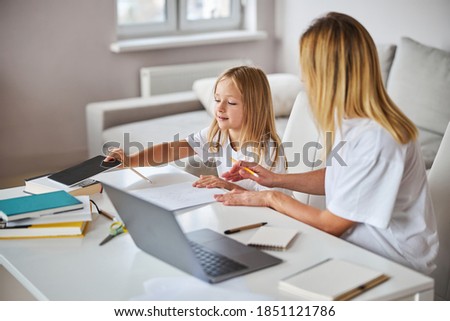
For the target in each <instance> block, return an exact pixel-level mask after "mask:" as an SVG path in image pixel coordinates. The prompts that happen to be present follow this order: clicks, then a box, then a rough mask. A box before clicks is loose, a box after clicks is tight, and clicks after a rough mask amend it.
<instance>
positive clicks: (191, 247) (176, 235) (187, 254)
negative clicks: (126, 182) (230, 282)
mask: <svg viewBox="0 0 450 321" xmlns="http://www.w3.org/2000/svg"><path fill="white" fill-rule="evenodd" d="M102 184H103V187H104V188H105V191H106V193H107V194H108V196H109V198H110V200H111V202H112V203H113V205H114V207H115V208H116V210H117V212H118V213H119V216H120V218H121V219H122V221H123V223H124V224H125V226H126V227H127V230H128V233H129V234H130V235H131V238H132V239H133V241H134V243H135V244H136V245H137V246H138V247H139V248H140V249H141V250H143V251H144V252H146V253H148V254H150V255H152V256H154V257H156V258H158V259H160V260H161V261H164V262H166V263H168V264H171V265H173V266H175V267H177V268H178V269H180V270H182V271H184V272H186V273H189V274H191V275H193V276H195V277H197V278H199V279H201V280H204V281H206V282H209V283H218V282H221V281H224V280H227V279H230V278H233V277H236V276H240V275H243V274H246V273H250V272H253V271H257V270H260V269H264V268H267V267H270V266H273V265H276V264H279V263H281V262H282V260H280V259H278V258H276V257H274V256H272V255H270V254H267V253H265V252H262V251H260V250H258V249H256V248H253V247H250V246H247V245H244V244H242V243H239V242H237V241H235V240H233V239H231V238H229V237H227V236H225V235H222V234H220V233H217V232H215V231H213V230H210V229H200V230H197V231H193V232H190V233H186V234H185V233H184V232H183V231H182V230H181V227H180V225H179V224H178V221H177V219H176V217H175V213H174V212H173V211H170V210H167V209H164V208H162V207H160V206H158V205H155V204H153V203H151V202H149V201H147V200H143V199H140V198H138V197H137V196H135V195H133V194H130V193H128V192H126V191H124V190H121V189H118V188H116V187H113V186H111V185H108V184H105V183H102Z"/></svg>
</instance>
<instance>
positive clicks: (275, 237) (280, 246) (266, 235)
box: [247, 226, 298, 251]
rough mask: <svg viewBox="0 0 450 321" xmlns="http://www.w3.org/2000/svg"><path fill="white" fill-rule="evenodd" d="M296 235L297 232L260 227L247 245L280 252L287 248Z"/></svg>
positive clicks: (281, 228) (272, 227)
mask: <svg viewBox="0 0 450 321" xmlns="http://www.w3.org/2000/svg"><path fill="white" fill-rule="evenodd" d="M297 234H298V231H297V230H294V229H289V228H283V227H274V226H262V227H260V228H259V229H258V230H257V231H256V232H255V234H253V236H252V237H251V238H250V240H249V241H248V242H247V245H250V246H255V247H259V248H262V249H267V250H278V251H282V250H286V249H287V248H288V247H289V245H290V244H291V243H292V241H293V239H294V238H295V236H296V235H297Z"/></svg>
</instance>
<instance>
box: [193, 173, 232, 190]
mask: <svg viewBox="0 0 450 321" xmlns="http://www.w3.org/2000/svg"><path fill="white" fill-rule="evenodd" d="M192 186H194V187H198V188H224V189H227V190H232V189H234V188H238V189H240V187H239V186H238V185H236V184H233V183H230V182H227V181H226V180H223V179H221V178H219V177H217V176H213V175H200V179H199V180H197V181H196V182H194V184H192Z"/></svg>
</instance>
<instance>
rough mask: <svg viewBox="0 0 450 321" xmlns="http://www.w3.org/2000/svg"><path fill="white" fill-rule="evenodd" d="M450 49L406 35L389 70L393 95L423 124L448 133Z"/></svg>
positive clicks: (436, 130) (417, 123)
mask: <svg viewBox="0 0 450 321" xmlns="http://www.w3.org/2000/svg"><path fill="white" fill-rule="evenodd" d="M449 89H450V53H449V52H445V51H443V50H440V49H436V48H432V47H428V46H425V45H422V44H420V43H418V42H416V41H414V40H412V39H409V38H402V39H401V42H400V45H399V46H398V48H397V53H396V54H395V58H394V62H393V64H392V69H391V72H390V74H389V80H388V85H387V90H388V93H389V95H390V96H391V97H392V99H393V100H394V101H395V102H396V103H397V104H398V105H399V107H400V108H401V109H402V110H403V111H404V112H405V113H406V115H407V116H408V117H409V118H410V119H411V120H412V121H413V122H414V123H415V124H416V125H417V126H418V127H420V128H423V129H426V130H428V131H431V132H435V133H439V134H441V135H443V134H444V132H445V129H446V128H447V124H448V122H449V120H450V90H449Z"/></svg>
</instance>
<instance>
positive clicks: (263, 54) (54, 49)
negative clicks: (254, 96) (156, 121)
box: [0, 0, 275, 188]
mask: <svg viewBox="0 0 450 321" xmlns="http://www.w3.org/2000/svg"><path fill="white" fill-rule="evenodd" d="M273 15H274V1H273V0H265V1H259V2H258V27H259V29H262V30H266V31H267V32H268V34H269V37H268V39H267V40H264V41H256V42H249V43H234V44H233V43H230V44H221V45H211V46H199V47H190V48H179V49H170V50H155V51H142V52H135V53H125V54H115V53H111V52H110V51H109V45H110V43H111V42H113V41H114V40H115V33H114V28H115V11H114V1H113V0H95V1H92V0H77V1H71V0H39V1H38V0H31V1H17V0H1V1H0V44H1V50H0V146H1V148H2V151H1V157H0V188H1V187H6V186H9V185H17V184H21V183H22V182H23V181H22V178H24V177H29V176H31V175H34V174H39V173H45V172H47V171H54V170H58V169H62V168H64V167H66V166H70V165H73V164H76V163H78V162H80V161H82V160H84V159H85V158H86V157H87V142H86V127H85V114H84V108H85V106H86V104H87V103H89V102H94V101H103V100H111V99H120V98H128V97H136V96H138V95H139V82H138V74H139V68H141V67H144V66H157V65H165V64H176V63H184V62H200V61H209V60H219V59H232V58H239V57H241V56H242V54H243V53H245V58H250V59H252V60H253V61H254V62H255V63H256V64H258V65H259V66H261V67H262V68H263V69H265V70H266V71H267V72H273V71H274V66H275V56H274V55H275V46H274V17H273Z"/></svg>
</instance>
